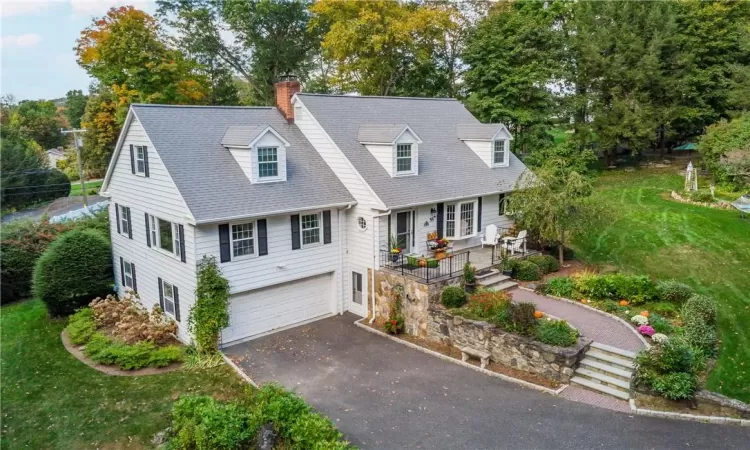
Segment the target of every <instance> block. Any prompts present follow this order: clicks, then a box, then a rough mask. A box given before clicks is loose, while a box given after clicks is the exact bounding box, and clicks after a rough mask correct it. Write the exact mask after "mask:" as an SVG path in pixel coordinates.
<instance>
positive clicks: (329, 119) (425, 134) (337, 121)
mask: <svg viewBox="0 0 750 450" xmlns="http://www.w3.org/2000/svg"><path fill="white" fill-rule="evenodd" d="M297 95H298V96H299V98H300V99H301V100H302V103H304V104H305V106H307V108H308V109H309V110H310V112H311V113H312V114H313V115H314V116H315V118H316V119H317V120H318V122H319V123H320V125H321V126H322V127H323V128H324V129H325V130H326V132H327V133H328V135H329V136H330V137H331V139H333V141H334V142H335V143H336V145H337V146H338V147H339V148H340V149H341V151H342V152H343V153H344V155H346V157H347V158H348V159H349V161H351V163H352V164H353V165H354V167H355V168H356V169H357V171H358V172H359V173H360V174H361V175H362V176H363V177H364V179H365V181H367V183H368V184H369V185H370V186H371V187H372V189H373V190H374V191H375V193H376V194H377V195H378V196H379V197H380V199H381V200H382V201H383V202H384V203H385V204H386V206H387V207H389V208H398V207H405V206H413V205H419V204H426V203H433V202H439V201H444V200H452V199H458V198H463V197H472V196H478V195H482V194H490V193H495V192H506V191H510V190H512V189H513V188H514V186H515V184H516V181H517V180H518V177H519V176H520V175H521V173H523V171H524V170H525V169H526V166H524V165H523V163H522V162H521V161H520V160H519V159H518V158H516V156H515V155H513V154H512V153H511V156H510V165H509V167H502V168H494V169H491V168H489V167H488V166H487V165H486V164H485V163H484V162H483V161H482V160H481V159H480V158H479V156H477V154H476V153H474V152H473V151H472V150H471V149H470V148H469V147H468V146H467V145H466V144H465V143H464V142H463V141H461V140H460V139H458V136H457V134H456V132H457V129H456V128H457V124H462V125H463V124H477V125H481V124H480V122H479V121H478V120H477V119H476V118H474V116H473V115H472V114H471V113H470V112H469V111H468V110H467V109H466V108H464V106H463V105H462V104H461V103H460V102H459V101H458V100H455V99H419V98H403V97H401V98H399V97H356V96H333V95H315V94H303V93H300V94H297ZM371 123H406V124H408V125H409V127H411V129H413V130H414V132H415V133H417V134H418V135H419V137H420V138H421V139H422V141H423V142H422V144H420V145H419V175H416V176H408V177H397V178H392V177H391V176H390V175H389V174H388V172H386V170H385V169H384V168H383V166H381V165H380V163H379V162H378V161H377V160H376V159H375V157H374V156H373V155H372V154H371V153H370V152H369V151H368V150H367V149H366V148H365V146H364V145H362V144H360V143H359V140H358V137H359V130H360V126H361V125H363V124H371Z"/></svg>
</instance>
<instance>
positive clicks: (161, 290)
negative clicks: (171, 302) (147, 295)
mask: <svg viewBox="0 0 750 450" xmlns="http://www.w3.org/2000/svg"><path fill="white" fill-rule="evenodd" d="M161 284H162V283H161V278H159V307H160V308H161V310H162V311H164V287H162V285H161Z"/></svg>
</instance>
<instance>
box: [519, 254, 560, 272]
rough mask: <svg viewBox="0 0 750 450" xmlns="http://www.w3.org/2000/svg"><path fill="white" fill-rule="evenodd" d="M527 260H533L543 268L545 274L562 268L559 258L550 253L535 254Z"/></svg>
mask: <svg viewBox="0 0 750 450" xmlns="http://www.w3.org/2000/svg"><path fill="white" fill-rule="evenodd" d="M526 260H527V261H531V262H533V263H534V264H536V265H537V266H539V268H540V269H542V273H544V274H548V273H552V272H557V271H558V270H560V262H559V261H558V260H557V258H555V257H553V256H550V255H533V256H529V257H528V258H526Z"/></svg>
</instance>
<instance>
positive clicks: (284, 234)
mask: <svg viewBox="0 0 750 450" xmlns="http://www.w3.org/2000/svg"><path fill="white" fill-rule="evenodd" d="M300 214H303V213H300ZM232 223H238V222H232ZM266 230H267V238H268V254H267V255H263V256H254V257H249V258H244V259H238V260H236V261H229V262H225V263H222V262H219V266H220V267H221V271H222V273H223V274H224V277H225V278H226V279H227V280H229V287H230V292H231V293H232V294H237V293H240V292H244V291H249V290H254V289H260V288H264V287H267V286H271V285H274V284H280V283H286V282H289V281H293V280H297V279H300V278H307V277H311V276H315V275H320V274H323V273H329V272H334V271H338V270H339V264H340V261H339V243H338V239H339V236H340V234H339V230H338V217H337V211H336V210H332V211H331V243H330V244H322V241H323V228H322V223H321V230H320V239H321V244H319V245H316V246H313V247H307V248H301V249H299V250H292V226H291V217H290V216H288V215H284V216H273V217H268V218H266ZM230 234H231V227H230ZM255 247H256V254H257V248H258V243H257V239H256V242H255ZM196 251H197V254H198V257H199V258H200V257H202V256H204V255H206V256H209V257H210V256H213V257H215V258H216V261H221V254H220V253H221V250H220V247H219V226H218V224H212V225H201V226H199V227H197V235H196Z"/></svg>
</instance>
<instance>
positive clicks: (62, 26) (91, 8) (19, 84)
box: [0, 0, 156, 101]
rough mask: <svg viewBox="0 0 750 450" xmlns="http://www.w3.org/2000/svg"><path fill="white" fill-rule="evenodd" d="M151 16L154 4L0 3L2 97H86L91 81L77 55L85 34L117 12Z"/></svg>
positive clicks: (82, 0)
mask: <svg viewBox="0 0 750 450" xmlns="http://www.w3.org/2000/svg"><path fill="white" fill-rule="evenodd" d="M122 5H133V6H135V7H137V8H139V9H142V10H144V11H146V12H148V13H150V14H153V13H154V11H155V9H156V5H155V1H154V0H129V1H128V0H0V33H1V35H2V40H1V41H0V54H1V55H0V93H2V94H3V95H5V94H12V95H13V96H14V97H15V99H16V101H20V100H37V99H53V98H60V97H65V93H66V92H68V91H69V90H72V89H80V90H82V91H83V92H84V93H87V92H88V87H89V84H90V83H91V78H89V76H88V74H87V73H86V71H84V70H83V69H81V68H80V67H78V64H76V56H75V52H74V50H73V47H75V41H76V39H77V38H78V36H79V34H80V32H81V30H83V29H84V28H86V27H87V26H89V25H90V24H91V20H92V18H94V17H101V16H103V15H104V14H105V13H106V12H107V10H108V9H109V8H111V7H113V6H122Z"/></svg>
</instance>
